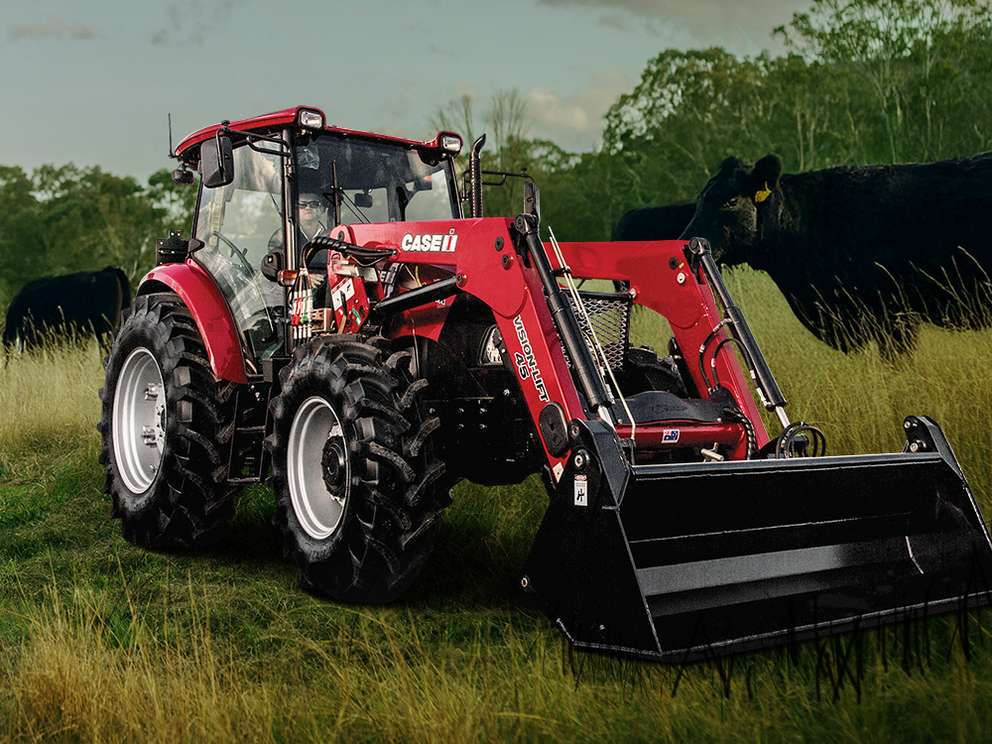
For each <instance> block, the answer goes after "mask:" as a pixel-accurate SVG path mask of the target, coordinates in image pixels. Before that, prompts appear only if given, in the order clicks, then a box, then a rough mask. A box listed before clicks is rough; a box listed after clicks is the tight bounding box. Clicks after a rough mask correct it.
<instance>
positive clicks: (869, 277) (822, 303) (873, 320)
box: [679, 153, 992, 358]
mask: <svg viewBox="0 0 992 744" xmlns="http://www.w3.org/2000/svg"><path fill="white" fill-rule="evenodd" d="M781 170H782V163H781V161H780V160H779V158H778V157H776V156H775V155H766V156H765V157H763V158H762V159H761V160H759V161H758V162H757V163H755V165H754V167H753V168H751V167H748V166H746V165H745V164H743V163H741V162H740V161H739V160H737V159H736V158H728V159H727V160H725V161H724V162H723V164H722V165H721V166H720V169H719V171H718V172H717V173H716V175H714V176H713V177H712V178H711V179H710V180H709V182H708V183H707V184H706V186H705V187H704V188H703V190H702V192H701V193H700V195H699V200H698V202H697V206H696V213H695V215H694V217H693V219H692V222H691V223H690V224H689V225H688V226H687V227H686V229H685V230H684V231H683V232H682V234H681V235H680V236H679V237H680V238H690V237H694V236H698V237H703V238H706V239H707V240H709V242H710V245H711V246H712V249H713V253H714V256H715V257H716V258H717V260H719V261H721V262H722V263H724V264H727V265H731V266H733V265H737V264H742V263H747V264H750V265H751V266H752V267H754V268H756V269H760V270H762V271H766V272H768V274H769V275H770V276H771V278H772V279H773V280H774V281H775V284H776V285H778V288H779V289H780V290H781V291H782V294H783V295H785V298H786V300H788V302H789V305H790V307H791V308H792V311H793V312H794V313H795V314H796V316H797V317H798V318H799V320H800V321H801V322H802V323H803V325H805V326H806V327H807V328H809V329H810V331H812V332H813V333H814V334H815V335H816V336H817V337H818V338H820V339H821V340H823V341H825V342H827V343H828V344H830V345H831V346H833V347H834V348H837V349H840V350H842V351H845V352H847V351H852V350H855V349H858V348H861V347H863V346H864V345H865V344H866V343H867V342H868V341H869V340H872V339H874V340H876V341H878V344H879V348H880V350H881V352H882V354H883V356H885V357H887V358H893V357H894V356H895V355H896V354H898V353H901V352H905V351H909V350H911V349H912V348H913V346H914V344H915V340H916V332H917V329H918V326H919V324H920V322H921V321H929V322H931V323H936V324H938V325H942V326H945V327H954V328H977V327H981V326H985V325H988V324H989V323H990V321H989V318H990V316H992V304H990V302H989V301H990V299H992V282H990V279H989V273H988V272H989V270H990V269H992V237H990V235H992V228H990V224H989V223H990V218H992V154H989V153H987V154H984V155H979V156H976V157H973V158H968V159H963V160H945V161H941V162H936V163H926V164H913V165H877V166H866V167H841V168H830V169H828V170H821V171H812V172H809V173H797V174H786V175H781Z"/></svg>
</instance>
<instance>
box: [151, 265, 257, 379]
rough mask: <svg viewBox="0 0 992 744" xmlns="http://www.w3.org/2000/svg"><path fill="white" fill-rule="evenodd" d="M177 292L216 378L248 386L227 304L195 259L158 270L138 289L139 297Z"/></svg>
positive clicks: (235, 331) (240, 351) (239, 345)
mask: <svg viewBox="0 0 992 744" xmlns="http://www.w3.org/2000/svg"><path fill="white" fill-rule="evenodd" d="M163 289H165V290H168V291H171V292H175V293H176V294H177V295H179V298H180V299H181V300H182V301H183V304H185V305H186V307H187V308H188V309H189V312H190V314H191V315H192V316H193V321H194V322H195V323H196V327H197V330H199V331H200V337H201V338H202V339H203V345H204V346H205V347H206V351H207V358H208V359H210V368H211V369H212V370H213V373H214V375H215V376H216V377H217V378H218V379H221V380H230V381H232V382H238V383H247V382H248V377H247V375H246V374H245V362H244V354H243V353H242V350H241V341H240V339H239V337H238V329H237V326H236V325H235V324H234V317H233V316H232V315H231V309H230V308H229V307H228V304H227V300H226V299H224V295H223V294H221V292H220V290H219V289H218V288H217V285H216V284H215V283H214V280H213V279H212V278H211V277H210V275H209V274H208V273H207V272H206V271H204V270H203V268H202V267H200V265H199V264H197V263H196V262H195V261H193V260H192V259H186V262H185V263H175V264H165V265H163V266H156V267H155V268H154V269H152V270H151V271H149V272H148V273H147V274H145V277H144V278H143V279H142V280H141V283H140V284H139V285H138V292H137V294H138V296H139V297H140V296H141V295H146V294H151V293H153V292H161V291H163Z"/></svg>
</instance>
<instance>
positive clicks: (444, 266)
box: [100, 107, 992, 660]
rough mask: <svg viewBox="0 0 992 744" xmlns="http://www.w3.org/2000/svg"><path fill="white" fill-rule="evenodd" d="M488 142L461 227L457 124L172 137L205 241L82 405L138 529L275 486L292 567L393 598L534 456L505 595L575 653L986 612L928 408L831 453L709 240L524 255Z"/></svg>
mask: <svg viewBox="0 0 992 744" xmlns="http://www.w3.org/2000/svg"><path fill="white" fill-rule="evenodd" d="M482 144H483V138H480V139H479V140H478V141H477V142H476V143H475V144H474V145H473V147H472V150H471V153H470V160H469V163H470V167H469V179H468V187H467V189H466V190H467V191H468V195H467V198H465V200H464V202H465V204H467V205H470V207H471V216H465V214H464V213H463V199H462V197H461V196H460V195H459V190H458V184H457V183H456V177H455V168H454V161H453V158H454V156H455V155H456V154H458V152H459V151H460V149H461V147H462V141H461V139H460V138H459V137H458V136H457V135H455V134H452V133H448V132H440V133H439V134H438V135H437V136H436V137H435V138H434V139H432V140H429V141H424V142H419V141H412V140H406V139H400V138H396V137H386V136H382V135H376V134H370V133H367V132H359V131H353V130H348V129H342V128H339V127H334V126H329V125H327V123H326V119H325V116H324V114H323V112H322V111H320V110H318V109H316V108H312V107H297V108H291V109H287V110H284V111H279V112H276V113H273V114H267V115H264V116H259V117H255V118H251V119H246V120H242V121H237V122H233V123H232V122H226V121H225V122H222V123H221V124H219V125H214V126H209V127H206V128H204V129H201V130H200V131H198V132H196V133H194V134H191V135H189V136H188V137H186V138H185V139H184V140H183V141H182V142H181V143H180V144H179V146H178V148H177V149H176V156H177V157H178V158H179V160H180V163H181V165H180V168H179V169H178V170H177V171H176V174H175V177H176V179H177V180H179V181H185V182H192V180H193V173H192V171H193V170H194V169H195V170H198V171H199V173H200V194H199V202H198V206H197V211H196V217H195V220H194V225H193V237H192V238H191V239H189V240H183V239H180V238H179V237H178V236H177V235H173V236H172V237H170V239H169V240H166V241H163V242H162V243H160V245H159V254H158V266H156V268H155V269H153V270H152V271H151V272H149V273H148V275H147V276H146V277H145V278H144V280H143V281H142V283H141V285H140V287H139V288H138V291H137V298H136V300H135V302H134V307H133V310H132V311H131V313H130V315H129V316H128V317H127V318H126V319H125V320H124V321H123V323H122V324H121V327H120V329H119V331H118V333H117V336H116V338H115V340H114V343H113V349H112V351H111V354H110V356H109V359H108V362H107V367H106V386H105V388H104V390H103V392H102V400H103V409H102V414H103V418H102V423H101V425H100V430H101V432H102V435H103V447H102V462H103V463H104V464H105V465H106V472H107V492H108V493H109V494H110V496H111V497H112V500H113V513H114V515H115V516H116V517H118V518H120V520H121V522H122V525H123V532H124V536H125V537H126V538H127V539H128V540H131V541H132V542H135V543H138V544H141V545H146V546H149V547H156V548H169V547H180V548H190V547H199V546H203V545H207V544H209V543H211V542H213V541H215V540H216V539H218V538H219V537H220V536H221V535H222V534H223V531H224V529H225V527H226V526H227V524H228V522H229V520H230V518H231V515H232V514H233V512H234V508H235V500H236V498H237V494H238V492H239V490H240V489H241V488H242V487H243V486H245V485H247V484H252V483H258V482H260V481H264V480H266V479H269V478H271V483H272V485H273V488H274V490H275V495H276V499H277V511H276V516H275V521H276V524H277V526H278V528H279V529H280V530H281V532H282V537H283V540H284V542H285V547H286V550H287V552H288V553H289V554H290V555H292V557H293V558H294V559H295V561H296V563H297V564H298V566H299V570H300V581H301V583H302V585H303V586H304V587H305V588H306V589H308V590H310V591H313V592H316V593H319V594H321V595H324V596H327V597H330V598H333V599H335V600H340V601H347V602H384V601H389V600H391V599H394V598H395V597H397V596H399V595H400V594H402V593H403V591H404V590H405V589H407V587H409V586H410V584H411V583H412V582H413V581H415V580H416V577H417V574H418V572H419V571H420V569H421V568H422V567H423V565H424V562H425V560H426V559H427V557H428V555H429V554H430V551H431V548H432V545H433V543H434V540H435V537H436V535H437V532H438V527H439V524H440V520H441V514H442V512H443V510H444V508H445V506H446V505H447V504H448V503H449V501H450V498H449V492H450V489H451V487H452V486H453V485H454V484H455V483H456V482H457V481H459V480H460V479H463V478H468V479H471V480H473V481H476V482H480V483H484V484H498V483H511V482H518V481H520V480H521V479H523V478H524V477H526V476H527V475H528V474H530V473H533V472H541V473H543V475H544V480H545V483H546V485H547V489H548V493H549V496H550V503H549V506H548V509H547V513H546V514H545V516H544V519H543V522H542V524H541V526H540V529H539V531H538V534H537V537H536V540H535V543H534V545H533V547H532V549H531V554H530V556H529V558H528V560H527V561H526V564H525V566H524V567H523V568H522V571H521V576H522V578H521V584H522V586H523V588H524V589H526V590H528V591H532V592H534V593H535V594H536V595H537V597H538V599H539V600H540V602H541V603H542V605H543V606H544V608H545V609H546V611H547V613H548V615H549V617H550V618H551V619H552V621H553V622H555V623H556V624H557V625H558V626H559V627H560V628H561V630H562V631H563V632H564V633H565V634H566V635H567V637H568V638H569V639H570V641H572V642H573V643H575V644H576V645H579V646H582V647H586V648H596V649H601V650H610V651H615V652H623V653H632V654H638V655H642V656H648V657H653V658H658V659H679V660H682V659H690V658H696V657H700V656H703V655H708V654H714V653H727V652H735V651H740V650H744V649H749V648H756V647H760V646H767V645H772V644H776V643H787V642H791V641H795V640H798V639H802V638H805V637H810V636H813V635H823V634H828V633H833V632H840V631H843V630H845V629H849V628H852V627H866V626H868V625H873V624H880V623H886V622H893V621H896V620H902V619H904V618H906V617H909V616H914V615H921V614H925V613H935V612H941V611H947V610H951V609H957V608H960V607H962V606H971V605H976V604H980V603H984V602H985V601H986V599H987V598H988V590H989V584H988V579H989V578H990V577H992V543H990V541H989V534H988V532H987V530H986V529H985V527H984V525H983V522H982V519H981V515H980V513H979V511H978V509H977V507H976V505H975V502H974V499H973V498H972V496H971V493H970V491H969V489H968V485H967V482H966V480H965V477H964V475H963V473H962V472H961V469H960V467H959V465H958V463H957V461H956V459H955V457H954V454H953V453H952V451H951V448H950V446H949V445H948V443H947V440H946V439H945V437H944V436H943V434H942V433H941V431H940V429H939V428H938V427H937V425H936V424H935V423H933V422H932V421H931V420H929V419H927V418H925V417H922V416H920V417H917V416H910V417H908V418H907V419H906V420H905V423H904V428H905V435H906V448H905V450H904V451H903V452H900V453H890V454H876V455H864V456H825V440H824V437H823V434H822V432H821V431H820V430H819V429H817V428H816V427H814V426H811V425H808V424H805V423H802V422H791V421H790V420H789V418H788V416H787V414H786V412H785V408H784V406H785V399H784V396H783V394H782V392H781V390H780V389H779V387H778V385H777V384H776V382H775V378H774V377H773V375H772V373H771V371H770V369H769V368H768V365H767V364H766V363H765V359H764V357H763V356H762V354H761V351H760V349H759V347H758V344H757V342H756V340H755V338H754V336H753V334H752V332H751V330H750V329H749V327H748V324H747V321H746V320H745V318H744V316H743V315H742V313H741V311H740V310H739V308H738V307H737V306H736V305H735V304H734V302H733V299H732V298H731V296H730V294H729V293H728V291H727V288H726V286H725V285H724V283H723V281H722V279H721V276H720V271H719V269H718V267H717V265H716V263H715V261H714V260H713V257H712V256H711V255H710V252H709V249H708V245H707V243H706V241H705V240H701V239H692V240H668V241H654V242H628V243H558V241H557V240H555V239H554V236H553V234H551V233H550V231H549V232H548V233H547V241H544V240H542V237H541V225H540V222H539V198H538V195H537V190H536V187H534V186H533V185H530V186H529V188H528V189H527V198H526V199H525V206H524V211H523V212H522V213H521V214H520V215H519V216H517V217H515V218H512V219H509V218H503V217H483V216H482V194H481V188H482V184H481V168H480V164H479V163H480V161H479V151H480V150H481V147H482ZM582 279H601V280H606V282H604V283H603V284H602V286H605V287H607V288H611V289H612V291H587V290H584V289H580V288H579V286H580V284H581V281H579V280H582ZM633 305H641V306H643V307H644V308H648V309H650V310H652V311H654V312H656V313H659V314H660V315H662V316H663V317H664V318H665V319H666V320H667V322H668V324H669V326H670V328H671V330H672V334H673V336H674V337H673V338H672V339H671V340H669V341H668V342H667V349H666V350H665V351H666V353H665V355H664V356H661V357H659V356H658V355H657V354H656V353H655V352H654V351H653V350H651V349H649V348H647V347H639V348H638V347H632V346H631V345H630V343H629V325H630V318H631V308H632V306H633ZM754 392H757V397H758V400H760V401H761V404H762V405H763V406H764V408H766V409H767V410H768V411H769V412H770V413H771V414H772V416H773V419H772V420H776V422H777V424H778V425H779V426H778V427H777V428H780V431H778V432H777V433H769V431H768V430H767V429H766V426H765V424H764V423H763V419H762V415H761V411H760V408H759V406H758V405H757V404H756V402H755V397H754Z"/></svg>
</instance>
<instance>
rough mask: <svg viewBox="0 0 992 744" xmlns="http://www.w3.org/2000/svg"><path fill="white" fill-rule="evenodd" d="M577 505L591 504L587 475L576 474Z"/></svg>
mask: <svg viewBox="0 0 992 744" xmlns="http://www.w3.org/2000/svg"><path fill="white" fill-rule="evenodd" d="M575 505H576V506H589V482H588V481H587V480H586V476H584V475H577V476H575Z"/></svg>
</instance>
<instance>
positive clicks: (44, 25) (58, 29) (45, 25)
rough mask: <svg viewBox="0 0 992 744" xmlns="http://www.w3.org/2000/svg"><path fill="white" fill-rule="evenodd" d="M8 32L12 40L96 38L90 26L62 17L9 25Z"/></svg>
mask: <svg viewBox="0 0 992 744" xmlns="http://www.w3.org/2000/svg"><path fill="white" fill-rule="evenodd" d="M9 33H10V38H11V40H12V41H49V40H51V41H90V40H91V39H95V38H97V33H96V31H95V30H93V29H92V28H91V27H90V26H87V25H86V24H84V23H76V22H74V21H67V20H65V19H64V18H49V19H48V20H45V21H38V22H36V23H18V24H15V25H13V26H11V27H10V29H9Z"/></svg>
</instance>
